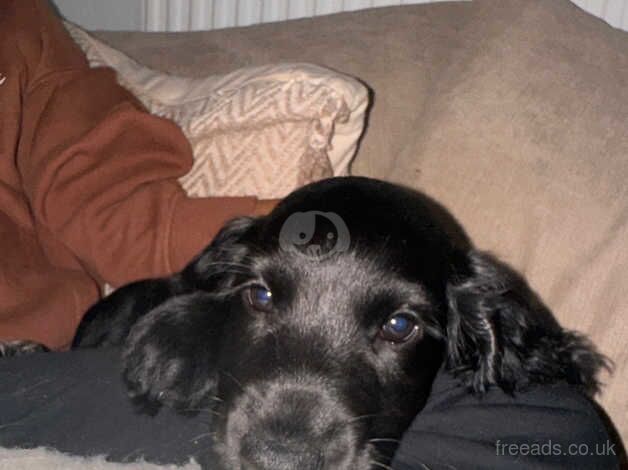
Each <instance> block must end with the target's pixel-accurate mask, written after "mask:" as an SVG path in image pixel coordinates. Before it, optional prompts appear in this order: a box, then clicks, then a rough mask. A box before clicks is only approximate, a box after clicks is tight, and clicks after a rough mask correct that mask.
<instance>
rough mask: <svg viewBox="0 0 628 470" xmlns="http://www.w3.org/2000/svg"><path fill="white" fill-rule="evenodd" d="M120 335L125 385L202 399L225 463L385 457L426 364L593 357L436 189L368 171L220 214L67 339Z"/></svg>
mask: <svg viewBox="0 0 628 470" xmlns="http://www.w3.org/2000/svg"><path fill="white" fill-rule="evenodd" d="M118 344H121V345H123V360H124V378H125V380H126V382H127V384H128V387H129V390H130V393H131V395H132V396H133V397H134V398H135V399H136V400H139V401H144V402H147V403H149V404H151V403H152V404H155V403H156V404H165V405H168V406H173V407H176V408H178V409H180V410H182V411H193V410H198V409H201V408H207V407H211V409H212V410H213V411H214V412H215V413H216V416H217V418H216V421H215V422H214V426H215V429H216V450H217V452H218V454H219V455H220V458H221V460H222V463H223V465H224V467H225V468H227V469H243V470H244V469H273V470H283V469H285V470H288V469H290V470H292V469H303V470H314V469H317V470H323V469H338V470H342V469H367V468H371V467H373V466H374V465H376V464H375V463H374V462H379V463H384V464H385V463H386V462H387V461H388V460H389V457H390V456H389V455H385V452H382V449H381V448H380V443H384V442H387V441H389V440H390V441H394V440H396V439H399V438H400V436H401V434H402V433H403V431H404V430H405V429H406V428H407V427H408V426H409V424H410V422H411V420H412V419H413V418H414V416H415V415H416V414H417V413H418V412H419V411H420V410H421V408H422V407H423V405H424V403H425V401H426V399H427V396H428V394H429V392H430V385H431V383H432V381H433V378H434V376H435V374H436V373H437V371H438V370H439V368H441V367H446V368H447V369H449V370H450V371H452V372H453V373H454V374H456V375H457V376H458V377H459V379H460V380H461V381H462V382H463V383H464V384H465V385H467V386H468V387H469V389H470V390H471V391H474V392H476V393H481V392H483V391H484V390H485V389H486V388H487V387H489V386H493V385H495V386H499V387H501V388H502V389H504V390H506V391H508V392H514V391H517V390H521V389H524V388H525V387H527V386H529V385H531V384H539V383H551V382H556V381H566V382H569V383H572V384H577V385H580V386H581V387H582V389H583V390H584V391H585V392H586V393H590V394H592V393H594V392H595V391H596V390H597V387H598V383H597V380H596V374H597V372H598V370H599V369H600V368H601V367H603V366H604V365H605V360H604V358H603V357H602V356H600V355H598V354H597V353H596V352H595V351H594V349H593V348H592V346H591V345H590V344H589V343H588V342H587V341H586V340H585V339H583V338H582V337H581V336H579V335H578V334H576V333H573V332H568V331H565V330H563V329H562V328H561V327H560V326H559V325H558V323H557V322H556V321H555V320H554V318H553V317H552V315H551V314H550V313H549V311H548V310H547V309H546V308H545V307H544V306H543V305H542V304H541V303H540V302H539V301H538V299H537V298H536V297H535V296H534V295H533V294H532V293H531V292H530V290H529V289H528V287H527V286H526V284H525V282H524V281H523V280H522V279H521V278H520V277H519V276H517V275H516V274H515V273H513V272H512V271H511V270H510V269H508V268H507V267H505V266H504V265H502V264H500V263H499V262H497V261H496V260H494V259H492V258H491V257H489V256H487V255H485V254H482V253H479V252H476V251H474V250H473V249H471V247H470V245H469V243H468V241H467V239H466V238H465V236H464V233H463V232H462V230H461V229H460V228H459V227H458V226H457V225H456V224H455V222H454V221H453V220H452V219H451V218H450V216H448V215H447V214H446V212H445V211H444V210H442V209H441V208H440V207H439V206H438V205H437V204H435V203H434V202H433V201H431V200H429V199H428V198H426V197H425V196H423V195H420V194H418V193H416V192H414V191H411V190H408V189H404V188H401V187H398V186H394V185H391V184H388V183H384V182H381V181H376V180H370V179H366V178H335V179H330V180H326V181H322V182H319V183H315V184H312V185H309V186H307V187H305V188H302V189H300V190H298V191H296V192H294V193H293V194H291V195H290V196H288V197H287V198H286V199H285V200H284V201H283V202H282V203H281V204H280V205H279V206H278V207H277V208H276V209H275V210H274V211H273V212H272V213H271V214H270V215H268V216H266V217H261V218H257V219H251V218H241V219H237V220H235V221H233V222H231V223H229V224H228V225H227V226H226V227H225V228H224V229H223V230H222V231H221V233H220V234H219V235H218V236H217V237H216V238H215V240H214V242H213V243H212V244H211V245H210V246H209V247H208V248H206V249H205V250H204V251H203V252H202V253H201V254H200V255H199V256H198V257H197V258H196V259H194V260H193V261H192V262H191V263H190V264H189V265H188V266H187V267H186V268H185V269H184V270H183V271H181V272H180V273H178V274H175V275H174V276H172V277H169V278H165V279H155V280H146V281H140V282H137V283H134V284H130V285H128V286H125V287H122V288H121V289H119V290H117V291H116V292H115V293H114V294H112V295H111V296H110V297H108V298H106V299H104V300H103V301H101V302H100V303H98V304H96V305H95V306H94V307H93V308H92V309H90V310H89V312H88V313H87V315H86V316H85V318H84V320H83V322H82V324H81V325H80V327H79V330H78V333H77V336H76V339H75V347H95V346H102V345H118Z"/></svg>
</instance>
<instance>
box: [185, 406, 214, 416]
mask: <svg viewBox="0 0 628 470" xmlns="http://www.w3.org/2000/svg"><path fill="white" fill-rule="evenodd" d="M181 411H184V412H196V413H207V414H211V415H214V416H222V414H221V413H219V412H218V411H214V410H210V409H207V408H184V409H182V410H181Z"/></svg>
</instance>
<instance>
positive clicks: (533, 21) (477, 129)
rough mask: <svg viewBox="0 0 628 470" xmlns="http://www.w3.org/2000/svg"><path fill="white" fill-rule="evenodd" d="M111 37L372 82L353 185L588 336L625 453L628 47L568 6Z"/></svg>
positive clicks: (178, 62)
mask: <svg viewBox="0 0 628 470" xmlns="http://www.w3.org/2000/svg"><path fill="white" fill-rule="evenodd" d="M101 36H102V37H106V39H107V41H110V42H111V43H112V44H115V45H117V46H119V47H121V48H123V49H124V50H125V51H126V52H127V53H129V54H130V55H131V56H133V57H135V58H136V59H138V60H140V61H141V62H143V63H146V64H149V65H151V66H154V67H159V68H161V69H163V70H170V71H176V72H177V73H186V74H203V73H207V72H208V71H209V70H214V71H216V72H215V73H220V72H221V71H226V70H229V69H231V68H233V67H239V66H244V65H246V66H251V65H260V64H264V63H272V62H278V61H294V60H299V61H307V62H312V63H316V64H320V65H323V66H327V67H331V68H334V69H336V70H340V71H342V72H345V73H348V74H350V75H352V76H356V77H359V78H360V79H361V80H363V81H364V82H365V83H366V84H368V85H369V86H370V87H371V89H372V90H373V94H374V102H373V106H372V110H371V113H370V115H369V119H368V121H369V122H368V128H367V131H366V134H365V136H364V138H363V140H362V142H361V144H360V151H359V153H358V155H357V158H356V160H355V161H354V163H353V165H352V172H353V173H354V174H360V175H368V176H375V177H379V178H384V179H387V180H391V181H395V182H399V183H403V184H407V185H410V186H412V187H415V188H418V189H421V190H424V191H426V192H427V193H428V194H430V195H432V196H434V197H435V198H437V199H438V200H440V201H441V202H442V203H443V204H444V205H445V206H446V207H448V208H449V209H450V210H451V211H452V213H453V214H454V215H455V216H456V217H457V218H458V219H459V221H460V222H461V223H462V224H463V225H464V226H465V227H466V228H467V230H468V232H469V235H470V236H471V238H472V239H473V240H474V242H475V244H476V245H477V246H478V247H480V248H482V249H488V250H491V251H493V252H495V253H496V254H497V255H499V256H501V257H502V258H504V259H505V260H506V261H508V262H509V263H511V264H512V265H513V266H514V267H515V268H517V269H519V270H521V271H522V272H523V273H524V274H525V275H526V276H527V278H528V279H529V280H530V282H531V284H532V286H533V288H534V289H535V290H536V291H537V292H538V293H539V294H540V295H541V297H542V298H543V299H544V301H545V302H546V303H547V304H548V305H549V307H550V308H551V309H552V310H553V311H554V312H555V313H556V315H557V316H558V318H559V319H560V321H561V323H562V324H563V325H564V326H566V327H569V328H574V329H577V330H580V331H582V332H585V333H587V334H589V335H590V336H591V337H592V338H593V341H594V342H595V343H596V344H597V345H598V347H599V348H600V349H601V350H602V351H603V352H604V353H605V354H607V355H608V356H610V357H611V358H612V359H613V360H614V361H615V371H614V375H613V376H612V377H605V382H606V387H605V390H604V392H603V394H602V396H601V397H600V400H601V403H602V404H603V406H604V407H605V409H606V410H607V411H608V412H609V413H610V415H611V417H612V419H613V421H614V423H615V424H616V426H617V427H618V428H619V430H620V431H621V434H622V436H623V438H624V440H627V439H628V405H627V401H626V396H627V395H628V346H627V342H626V338H627V337H628V322H627V321H626V317H627V316H628V296H626V294H625V293H626V291H627V290H628V250H627V249H626V246H628V185H627V184H626V181H628V131H627V127H626V126H627V123H628V106H627V105H626V103H628V33H626V32H622V31H619V30H614V29H613V28H611V27H610V26H608V25H607V24H605V23H604V22H602V21H601V20H598V19H596V18H594V17H592V16H590V15H589V14H587V13H585V12H584V11H582V10H580V9H579V8H578V7H576V6H575V5H573V4H572V3H571V2H569V1H568V0H556V1H552V2H548V1H545V0H500V1H495V0H475V1H473V2H459V3H457V2H452V3H439V4H431V5H418V6H404V7H394V8H386V9H374V10H369V11H361V12H354V13H346V14H339V15H333V16H328V17H319V18H315V19H305V20H298V21H292V22H287V23H276V24H267V25H258V26H254V27H248V28H238V29H232V30H223V31H210V32H199V33H184V34H146V33H101ZM165 44H167V53H165V52H164V51H165V47H164V45H165Z"/></svg>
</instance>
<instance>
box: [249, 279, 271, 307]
mask: <svg viewBox="0 0 628 470" xmlns="http://www.w3.org/2000/svg"><path fill="white" fill-rule="evenodd" d="M244 297H245V299H246V301H247V302H248V304H249V305H250V306H251V307H253V308H254V309H255V310H261V311H263V312H267V311H268V310H270V309H271V308H272V306H273V293H272V292H271V291H270V290H268V289H266V288H265V287H264V286H260V285H254V286H251V287H249V288H248V289H247V290H246V291H245V293H244Z"/></svg>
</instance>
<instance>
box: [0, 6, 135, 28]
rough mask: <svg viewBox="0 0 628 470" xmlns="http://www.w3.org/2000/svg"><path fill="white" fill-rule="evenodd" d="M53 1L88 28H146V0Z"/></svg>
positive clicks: (68, 17) (64, 14)
mask: <svg viewBox="0 0 628 470" xmlns="http://www.w3.org/2000/svg"><path fill="white" fill-rule="evenodd" d="M0 1H1V0H0ZM52 2H53V3H54V4H55V5H56V6H57V8H58V9H59V10H60V11H61V13H62V14H63V16H65V17H66V18H67V19H68V20H70V21H72V22H74V23H77V24H79V25H81V26H83V27H84V28H87V29H120V30H143V29H144V3H145V0H52Z"/></svg>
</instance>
